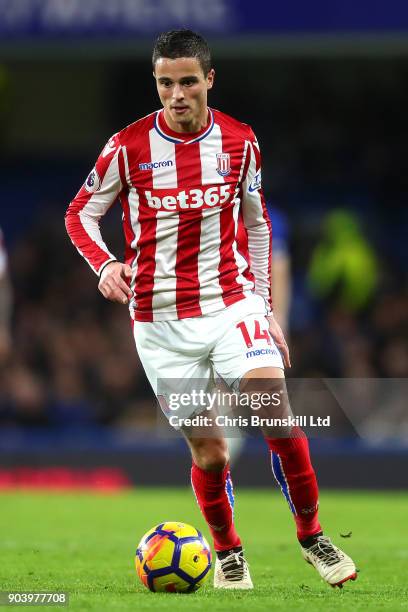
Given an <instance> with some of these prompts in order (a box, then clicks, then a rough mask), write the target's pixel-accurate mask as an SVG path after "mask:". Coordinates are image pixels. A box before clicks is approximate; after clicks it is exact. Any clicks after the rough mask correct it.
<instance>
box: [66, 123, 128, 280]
mask: <svg viewBox="0 0 408 612" xmlns="http://www.w3.org/2000/svg"><path fill="white" fill-rule="evenodd" d="M120 155H121V146H120V142H119V138H118V135H117V134H114V135H113V136H112V138H110V139H109V141H108V142H107V144H106V145H105V147H104V149H103V151H102V152H101V154H100V155H99V157H98V159H97V161H96V164H95V166H94V168H93V169H92V170H91V172H90V173H89V175H88V177H87V178H86V180H85V183H84V184H83V186H82V187H81V189H80V190H79V192H78V193H77V195H76V196H75V198H74V199H73V200H72V202H71V203H70V205H69V207H68V210H67V212H66V215H65V227H66V229H67V232H68V235H69V237H70V239H71V241H72V243H73V244H74V246H75V247H76V248H77V249H78V251H79V253H80V254H81V255H82V257H84V259H86V261H87V262H88V263H89V265H90V266H91V268H92V269H93V271H94V272H96V274H100V273H101V272H102V270H103V268H104V267H105V266H106V265H107V264H108V263H109V262H111V261H116V257H115V256H114V255H113V254H112V253H111V252H110V251H109V249H108V247H107V245H106V244H105V242H104V240H103V238H102V235H101V232H100V229H99V221H100V219H101V217H103V215H104V214H105V213H106V212H107V211H108V209H109V208H110V207H111V206H112V204H113V203H114V202H115V201H116V198H117V197H118V194H119V192H120V191H121V189H122V181H121V177H120V171H119V156H120Z"/></svg>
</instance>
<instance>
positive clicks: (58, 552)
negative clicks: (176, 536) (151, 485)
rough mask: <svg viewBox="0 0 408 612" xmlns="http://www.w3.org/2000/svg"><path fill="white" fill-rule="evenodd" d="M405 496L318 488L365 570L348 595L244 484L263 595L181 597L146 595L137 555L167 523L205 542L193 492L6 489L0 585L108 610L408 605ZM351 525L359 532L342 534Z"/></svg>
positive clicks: (275, 509)
mask: <svg viewBox="0 0 408 612" xmlns="http://www.w3.org/2000/svg"><path fill="white" fill-rule="evenodd" d="M407 502H408V495H406V494H403V493H400V494H399V493H352V492H347V493H345V492H337V493H331V492H330V493H329V492H323V493H322V494H321V513H320V517H321V521H322V523H323V525H324V527H325V531H326V532H327V533H328V534H329V535H331V537H332V538H333V539H334V541H335V542H336V543H337V544H339V545H340V546H343V547H344V549H345V550H346V551H347V552H348V553H349V554H350V555H351V556H352V557H353V558H354V559H355V560H356V563H357V566H358V568H359V569H360V573H359V578H358V580H357V581H356V582H353V583H351V582H349V583H347V585H346V586H345V588H344V589H343V590H342V591H340V590H338V589H332V588H330V587H329V586H327V585H326V584H325V583H323V582H322V581H321V580H320V579H319V577H318V575H317V573H316V572H315V570H314V569H313V568H311V567H310V566H309V565H307V564H306V563H305V562H304V561H303V560H302V558H301V556H300V553H299V550H298V545H297V543H296V539H295V534H294V525H293V519H292V517H291V516H290V513H289V510H288V508H287V506H286V503H285V502H284V500H283V499H281V496H280V495H279V494H278V493H275V492H269V491H266V490H238V491H236V524H237V528H238V531H239V533H240V535H241V537H242V539H243V541H244V544H245V549H246V554H247V558H248V560H249V563H250V566H251V573H252V577H253V580H254V583H255V589H254V591H251V592H219V591H214V590H213V588H212V586H211V583H212V576H210V579H209V581H208V582H207V584H206V586H205V587H203V588H202V589H201V590H200V591H198V592H197V593H194V594H191V595H174V594H155V593H150V592H149V591H147V590H146V589H145V588H144V587H143V586H142V585H141V584H140V583H139V582H138V579H137V577H136V574H135V572H134V569H133V554H134V551H135V548H136V545H137V543H138V541H139V539H140V537H141V536H142V534H143V533H144V532H145V531H146V530H147V529H148V528H150V527H151V526H153V525H155V524H156V523H159V522H161V521H165V520H178V521H184V522H189V523H192V524H193V525H195V526H196V527H198V528H199V529H201V530H202V531H203V532H204V534H206V535H207V537H208V532H207V529H206V526H205V523H204V522H203V519H202V517H201V515H200V513H199V510H198V507H197V505H196V503H195V500H194V497H193V495H192V493H191V491H190V490H188V489H177V490H175V489H137V490H135V491H132V492H128V493H124V494H118V495H111V496H110V495H90V494H80V493H79V494H48V493H38V494H31V493H6V494H2V495H0V504H1V505H0V508H1V509H0V517H1V518H0V534H1V535H0V548H1V564H0V589H1V590H16V591H23V590H24V591H27V590H29V591H49V590H55V591H68V592H69V593H70V598H71V599H70V606H69V608H70V609H72V610H97V611H99V612H100V611H102V610H107V611H111V610H112V611H113V610H133V611H135V610H136V611H144V610H154V612H156V611H159V610H182V611H183V610H191V611H193V612H194V611H199V610H200V611H201V610H203V611H204V610H205V611H206V610H208V611H211V612H216V611H219V610H225V611H227V610H228V611H229V610H231V609H233V610H234V611H241V610H242V611H244V610H245V612H251V611H259V612H261V611H262V612H264V611H265V610H307V611H308V610H310V611H312V610H313V612H314V611H319V610H325V611H329V612H330V611H331V610H347V611H351V610H352V611H353V612H354V611H359V610H369V611H371V610H400V609H406V608H407V607H408V604H407V602H408V590H407V587H406V580H407V576H408V541H407V538H406V534H407ZM350 531H352V537H351V538H348V539H342V538H341V537H340V535H339V534H340V533H347V532H350ZM404 534H405V535H404ZM48 609H57V608H56V607H50V608H48ZM58 609H63V608H58Z"/></svg>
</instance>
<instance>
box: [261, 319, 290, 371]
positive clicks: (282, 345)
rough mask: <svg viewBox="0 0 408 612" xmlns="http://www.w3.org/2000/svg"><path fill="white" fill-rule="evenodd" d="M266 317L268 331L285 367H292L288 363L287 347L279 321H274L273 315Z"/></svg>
mask: <svg viewBox="0 0 408 612" xmlns="http://www.w3.org/2000/svg"><path fill="white" fill-rule="evenodd" d="M266 318H267V319H268V321H269V333H270V334H271V336H272V338H273V341H274V342H275V344H276V347H277V348H278V350H279V351H280V353H281V355H282V358H283V363H284V365H285V367H286V368H290V367H292V366H291V363H290V355H289V347H288V345H287V343H286V340H285V336H284V335H283V331H282V330H281V327H280V325H279V323H278V322H277V321H276V319H275V317H274V316H273V315H269V316H268V317H266Z"/></svg>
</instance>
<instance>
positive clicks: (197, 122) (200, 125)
mask: <svg viewBox="0 0 408 612" xmlns="http://www.w3.org/2000/svg"><path fill="white" fill-rule="evenodd" d="M163 118H164V121H165V123H166V125H167V127H169V128H170V129H171V130H172V131H173V132H179V133H180V134H195V133H197V132H200V131H201V130H202V129H204V128H205V127H206V126H207V124H208V108H207V107H205V108H204V109H203V111H202V112H201V113H200V115H199V116H198V117H196V118H194V119H192V120H191V121H189V122H186V123H178V122H177V121H173V120H172V118H171V117H170V116H169V114H168V113H167V112H166V109H164V112H163Z"/></svg>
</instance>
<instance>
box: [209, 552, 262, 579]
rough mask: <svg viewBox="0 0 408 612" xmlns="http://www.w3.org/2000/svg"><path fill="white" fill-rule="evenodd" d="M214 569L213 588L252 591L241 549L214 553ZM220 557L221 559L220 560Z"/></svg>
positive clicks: (246, 564)
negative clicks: (215, 555)
mask: <svg viewBox="0 0 408 612" xmlns="http://www.w3.org/2000/svg"><path fill="white" fill-rule="evenodd" d="M216 554H217V558H216V560H215V569H214V588H216V589H253V588H254V585H253V584H252V580H251V576H250V574H249V568H248V563H247V562H246V560H245V558H244V551H243V550H242V548H241V547H237V548H234V549H232V550H228V551H226V552H223V553H216ZM220 557H221V558H220Z"/></svg>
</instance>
